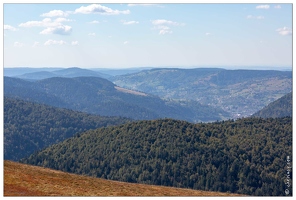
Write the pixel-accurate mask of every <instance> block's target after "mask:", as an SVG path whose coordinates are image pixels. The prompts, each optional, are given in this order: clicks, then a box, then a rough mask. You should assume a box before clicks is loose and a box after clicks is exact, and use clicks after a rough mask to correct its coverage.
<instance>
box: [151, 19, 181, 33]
mask: <svg viewBox="0 0 296 200" xmlns="http://www.w3.org/2000/svg"><path fill="white" fill-rule="evenodd" d="M151 23H152V24H153V25H154V29H158V30H160V31H159V34H160V35H165V34H167V33H170V34H171V33H173V31H172V30H171V28H170V27H169V26H170V25H173V26H183V25H184V24H181V23H178V22H173V21H170V20H165V19H157V20H152V21H151Z"/></svg>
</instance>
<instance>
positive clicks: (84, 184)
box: [4, 161, 241, 196]
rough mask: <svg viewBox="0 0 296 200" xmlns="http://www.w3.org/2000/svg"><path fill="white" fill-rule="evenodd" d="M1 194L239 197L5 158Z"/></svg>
mask: <svg viewBox="0 0 296 200" xmlns="http://www.w3.org/2000/svg"><path fill="white" fill-rule="evenodd" d="M4 196H241V195H238V194H229V193H221V192H208V191H198V190H190V189H180V188H173V187H163V186H154V185H145V184H135V183H125V182H118V181H110V180H105V179H100V178H93V177H88V176H81V175H76V174H70V173H65V172H61V171H56V170H51V169H47V168H42V167H36V166H31V165H25V164H20V163H17V162H11V161H4Z"/></svg>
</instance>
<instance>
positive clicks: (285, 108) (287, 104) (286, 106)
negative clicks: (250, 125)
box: [253, 92, 293, 118]
mask: <svg viewBox="0 0 296 200" xmlns="http://www.w3.org/2000/svg"><path fill="white" fill-rule="evenodd" d="M292 107H293V101H292V92H290V93H288V94H286V95H284V96H283V97H281V98H279V99H277V100H276V101H274V102H272V103H270V104H268V105H267V106H266V107H264V108H263V109H262V110H259V111H258V112H256V113H254V114H253V116H254V117H263V118H269V117H273V118H276V117H286V116H290V117H292Z"/></svg>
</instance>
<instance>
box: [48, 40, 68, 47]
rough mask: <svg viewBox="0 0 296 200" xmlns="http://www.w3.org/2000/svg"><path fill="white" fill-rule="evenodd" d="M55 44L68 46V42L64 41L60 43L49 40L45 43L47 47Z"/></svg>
mask: <svg viewBox="0 0 296 200" xmlns="http://www.w3.org/2000/svg"><path fill="white" fill-rule="evenodd" d="M53 44H58V45H64V44H66V42H65V41H63V40H60V41H58V40H47V41H46V42H45V43H44V45H45V46H49V45H53Z"/></svg>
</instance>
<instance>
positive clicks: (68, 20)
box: [55, 17, 73, 23]
mask: <svg viewBox="0 0 296 200" xmlns="http://www.w3.org/2000/svg"><path fill="white" fill-rule="evenodd" d="M72 21H73V20H71V19H67V18H63V17H59V18H57V19H56V20H55V22H58V23H60V22H72Z"/></svg>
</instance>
